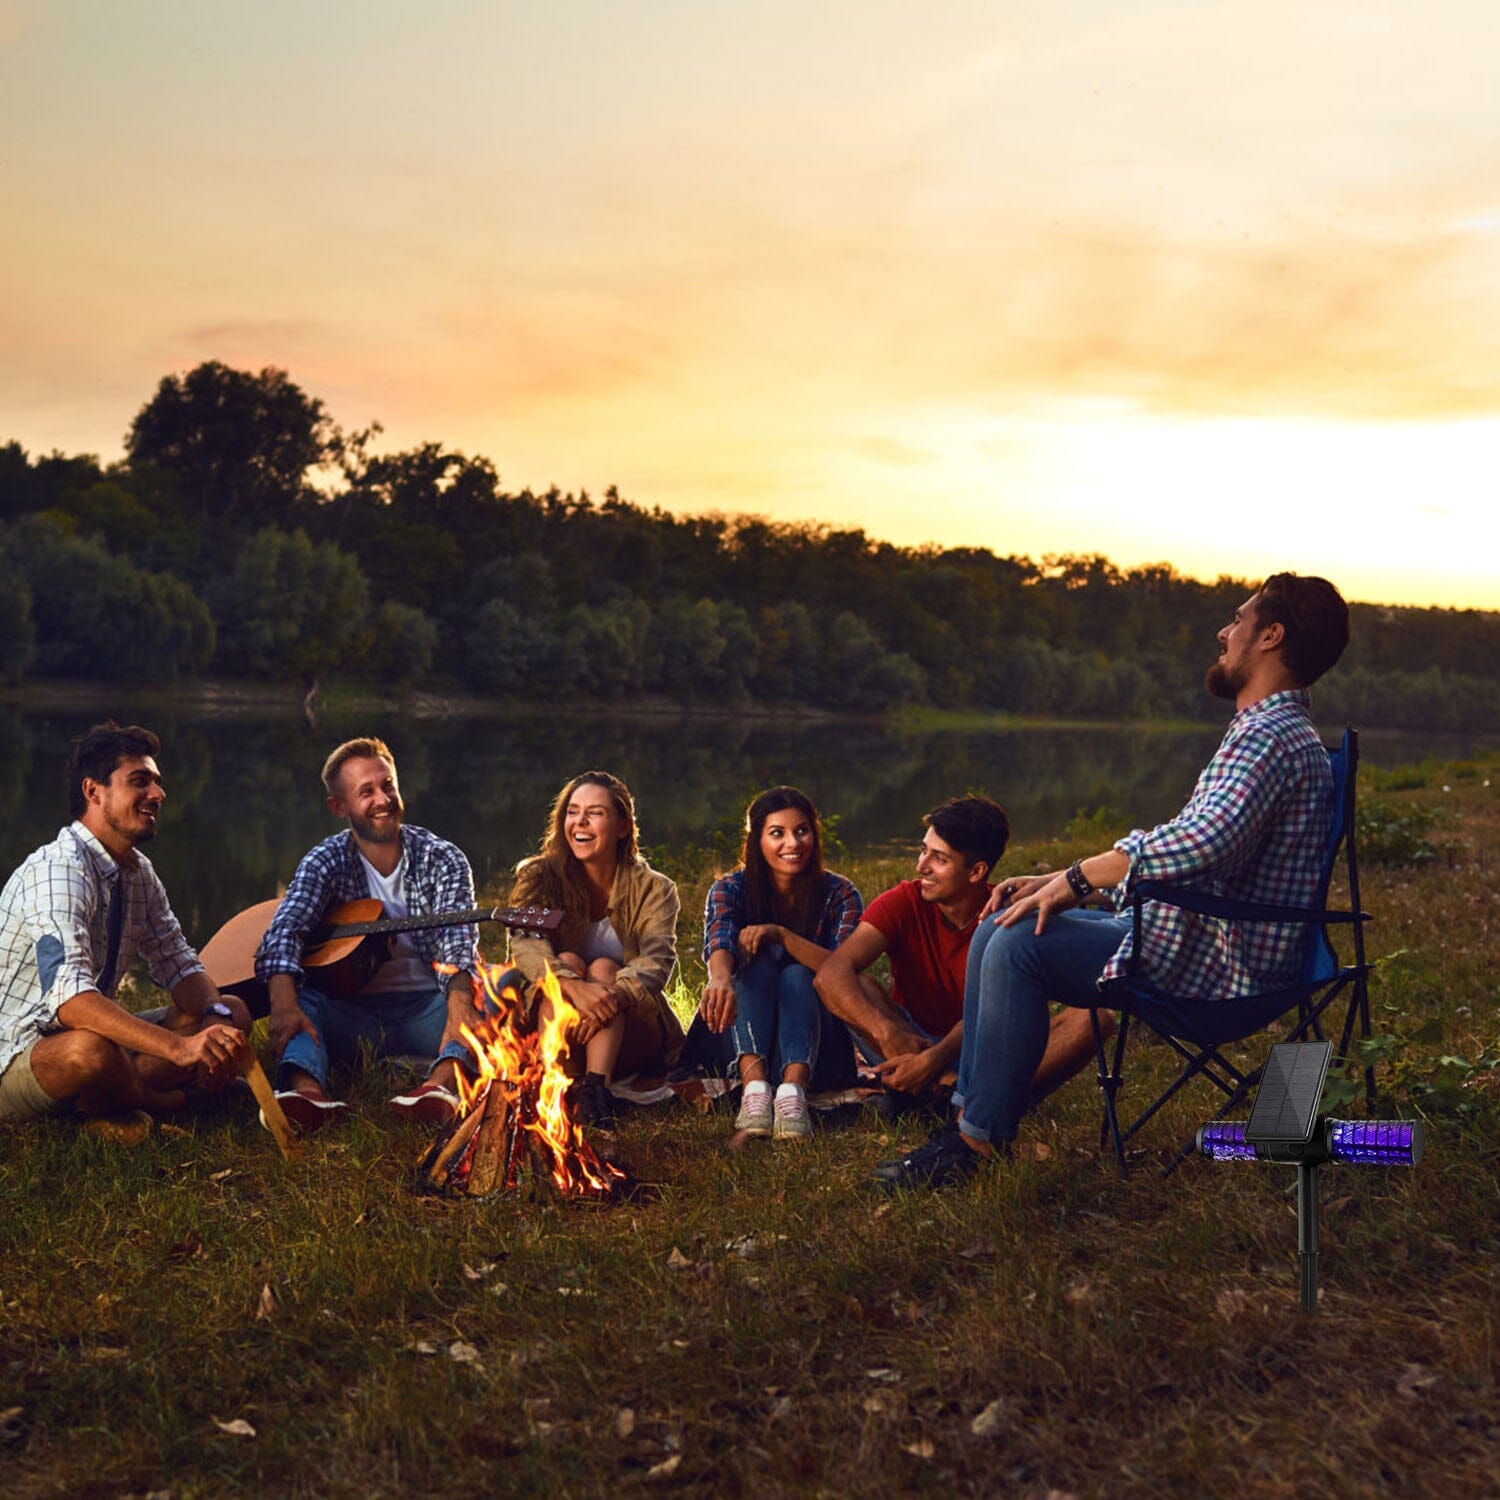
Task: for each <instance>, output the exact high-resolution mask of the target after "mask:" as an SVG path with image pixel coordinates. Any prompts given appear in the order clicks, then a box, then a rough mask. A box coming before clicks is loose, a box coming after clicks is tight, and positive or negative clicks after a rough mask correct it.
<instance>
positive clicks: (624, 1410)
mask: <svg viewBox="0 0 1500 1500" xmlns="http://www.w3.org/2000/svg"><path fill="white" fill-rule="evenodd" d="M634 1431H635V1408H634V1407H633V1406H622V1407H621V1408H620V1409H619V1411H617V1412H616V1413H615V1436H616V1437H617V1438H628V1437H629V1436H630V1434H631V1433H632V1432H634Z"/></svg>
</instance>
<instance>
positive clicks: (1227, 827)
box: [1099, 690, 1334, 1000]
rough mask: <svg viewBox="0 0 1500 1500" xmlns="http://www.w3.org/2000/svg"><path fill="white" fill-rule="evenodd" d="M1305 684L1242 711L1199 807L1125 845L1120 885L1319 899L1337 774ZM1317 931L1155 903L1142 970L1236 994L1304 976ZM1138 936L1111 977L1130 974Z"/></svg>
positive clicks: (1181, 989)
mask: <svg viewBox="0 0 1500 1500" xmlns="http://www.w3.org/2000/svg"><path fill="white" fill-rule="evenodd" d="M1308 701H1309V700H1308V696H1307V693H1306V692H1304V691H1301V690H1297V691H1293V692H1285V693H1272V694H1271V695H1270V696H1269V697H1267V698H1262V699H1261V700H1260V702H1258V703H1252V704H1251V705H1250V706H1249V707H1248V708H1245V709H1241V710H1240V712H1239V713H1237V714H1236V715H1235V716H1234V718H1233V719H1231V720H1230V721H1229V728H1228V730H1227V731H1226V732H1225V735H1224V738H1223V740H1222V742H1221V743H1220V745H1219V748H1218V749H1217V750H1216V751H1215V752H1214V757H1213V759H1212V760H1211V761H1209V763H1208V765H1207V766H1205V767H1204V769H1203V774H1202V775H1201V776H1199V778H1198V785H1197V786H1196V787H1195V788H1194V790H1193V795H1192V797H1191V798H1190V799H1189V801H1188V804H1187V806H1186V807H1184V808H1183V810H1182V811H1181V812H1180V813H1178V815H1177V816H1176V817H1175V818H1173V819H1172V821H1171V822H1170V823H1163V824H1162V825H1161V826H1160V827H1158V828H1153V829H1152V830H1151V831H1150V832H1149V833H1148V832H1145V831H1143V830H1141V829H1139V828H1138V829H1135V830H1134V831H1133V832H1131V833H1129V834H1127V835H1126V836H1125V837H1124V838H1123V839H1121V840H1120V841H1119V843H1117V844H1116V845H1115V848H1116V849H1119V850H1122V851H1123V852H1124V853H1125V854H1127V855H1129V856H1130V870H1129V873H1128V874H1127V876H1126V878H1125V881H1124V883H1123V884H1122V885H1121V886H1120V888H1119V891H1118V893H1117V900H1118V901H1119V902H1120V904H1121V905H1123V904H1124V903H1125V902H1126V901H1128V899H1129V896H1130V892H1131V890H1132V888H1133V887H1134V886H1135V884H1136V882H1137V881H1141V880H1163V881H1168V882H1170V883H1172V884H1174V885H1185V886H1191V887H1192V888H1194V889H1195V890H1200V891H1210V892H1212V893H1213V894H1215V895H1219V896H1225V897H1228V898H1229V899H1231V900H1234V901H1261V902H1268V903H1272V904H1276V905H1286V906H1312V905H1316V904H1317V901H1318V897H1319V886H1320V882H1321V879H1322V867H1323V853H1324V846H1325V844H1326V843H1327V840H1328V834H1329V831H1330V830H1331V828H1332V826H1333V816H1334V806H1333V773H1332V771H1331V769H1330V767H1329V764H1328V752H1327V751H1326V750H1325V749H1324V748H1323V744H1322V741H1321V740H1319V738H1318V735H1317V731H1316V730H1315V729H1314V728H1313V725H1312V719H1311V716H1310V714H1309V712H1308ZM1311 931H1312V928H1310V927H1308V926H1306V925H1303V924H1301V923H1296V922H1228V921H1225V920H1223V919H1222V918H1217V917H1206V916H1199V915H1198V914H1197V913H1194V912H1186V911H1179V910H1177V909H1176V908H1175V907H1170V906H1164V905H1162V904H1161V903H1159V902H1154V901H1148V902H1147V903H1146V906H1145V910H1144V911H1143V912H1142V926H1141V953H1140V962H1139V965H1138V968H1137V973H1138V974H1139V975H1140V976H1141V977H1143V978H1146V979H1148V980H1150V981H1151V982H1152V983H1153V984H1154V985H1156V986H1157V987H1158V988H1159V989H1161V990H1163V991H1165V992H1166V993H1168V994H1172V995H1179V996H1183V997H1185V998H1190V999H1203V1000H1228V999H1233V998H1235V997H1237V996H1240V995H1253V994H1257V993H1260V992H1263V991H1269V990H1276V989H1280V988H1282V987H1283V986H1284V985H1288V984H1291V983H1293V982H1294V981H1295V979H1296V977H1297V974H1298V972H1299V971H1300V968H1301V964H1302V956H1303V952H1304V945H1305V943H1306V941H1307V939H1308V935H1309V933H1310V932H1311ZM1130 954H1131V938H1130V937H1129V936H1127V937H1126V939H1125V941H1124V943H1122V944H1121V946H1120V949H1119V951H1118V952H1117V953H1116V954H1115V956H1114V957H1113V958H1112V959H1110V961H1109V963H1108V964H1106V965H1105V968H1104V973H1103V974H1102V975H1101V976H1100V981H1099V982H1100V983H1101V984H1104V983H1107V982H1108V981H1109V980H1111V979H1117V978H1119V977H1121V976H1122V975H1123V974H1124V973H1125V971H1126V966H1127V964H1128V963H1129V960H1130Z"/></svg>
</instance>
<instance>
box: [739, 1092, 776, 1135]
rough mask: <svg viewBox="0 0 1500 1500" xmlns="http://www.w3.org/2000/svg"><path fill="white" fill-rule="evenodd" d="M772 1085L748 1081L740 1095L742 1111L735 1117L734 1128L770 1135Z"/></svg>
mask: <svg viewBox="0 0 1500 1500" xmlns="http://www.w3.org/2000/svg"><path fill="white" fill-rule="evenodd" d="M771 1113H772V1111H771V1085H770V1084H769V1083H766V1082H764V1081H757V1082H754V1083H747V1084H746V1085H745V1091H744V1093H743V1094H742V1095H741V1096H740V1112H739V1114H737V1115H736V1116H735V1117H734V1128H735V1129H736V1130H743V1131H744V1132H745V1134H746V1135H759V1136H768V1135H770V1134H771V1131H772V1128H773V1127H772V1124H771Z"/></svg>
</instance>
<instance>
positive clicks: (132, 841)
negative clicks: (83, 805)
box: [104, 808, 161, 849]
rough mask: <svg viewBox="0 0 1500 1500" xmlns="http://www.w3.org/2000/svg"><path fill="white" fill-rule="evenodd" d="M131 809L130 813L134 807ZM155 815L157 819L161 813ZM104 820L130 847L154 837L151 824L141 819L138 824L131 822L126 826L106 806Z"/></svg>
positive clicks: (153, 828) (154, 833)
mask: <svg viewBox="0 0 1500 1500" xmlns="http://www.w3.org/2000/svg"><path fill="white" fill-rule="evenodd" d="M131 811H132V814H134V809H132V810H131ZM156 816H157V819H158V821H159V820H160V817H161V814H160V813H158V814H157V815H156ZM104 821H105V823H107V824H108V825H109V827H110V828H112V829H113V830H114V831H115V832H116V833H117V834H119V835H120V837H121V838H122V839H124V840H125V842H126V843H127V844H129V845H130V847H131V848H132V849H133V848H135V847H136V846H137V845H138V844H149V843H150V842H151V840H152V839H154V838H155V837H156V828H155V826H154V825H153V824H151V823H148V822H144V821H143V822H141V823H139V824H132V825H130V826H128V827H127V826H126V824H125V823H124V822H123V821H122V820H121V819H120V818H118V817H116V816H115V815H114V813H112V812H111V811H110V810H109V809H108V808H106V809H105V810H104Z"/></svg>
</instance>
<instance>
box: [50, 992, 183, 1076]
mask: <svg viewBox="0 0 1500 1500" xmlns="http://www.w3.org/2000/svg"><path fill="white" fill-rule="evenodd" d="M57 1019H58V1020H59V1021H61V1022H62V1023H63V1025H64V1026H66V1027H67V1028H68V1029H69V1030H70V1031H93V1032H97V1033H98V1034H99V1035H100V1036H102V1037H105V1038H107V1039H108V1040H109V1041H111V1042H116V1043H118V1044H119V1045H120V1046H121V1047H125V1048H127V1049H128V1050H129V1051H131V1052H143V1053H145V1054H146V1056H147V1057H160V1058H162V1059H164V1060H165V1061H166V1062H170V1063H179V1062H181V1061H182V1051H183V1049H182V1042H181V1039H180V1036H179V1034H178V1033H177V1032H174V1031H169V1030H167V1029H166V1028H165V1027H163V1026H153V1025H152V1024H151V1023H150V1022H149V1021H143V1020H141V1018H140V1017H139V1016H133V1015H131V1013H130V1012H129V1011H128V1010H126V1009H125V1008H124V1007H123V1006H120V1005H117V1004H116V1003H115V1002H114V1001H113V1000H107V999H105V997H104V996H103V995H101V994H100V993H99V992H98V991H97V990H84V991H82V992H81V993H79V994H77V995H74V996H73V998H72V999H71V1000H65V1001H64V1002H63V1003H62V1005H60V1006H59V1007H58V1011H57Z"/></svg>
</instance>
